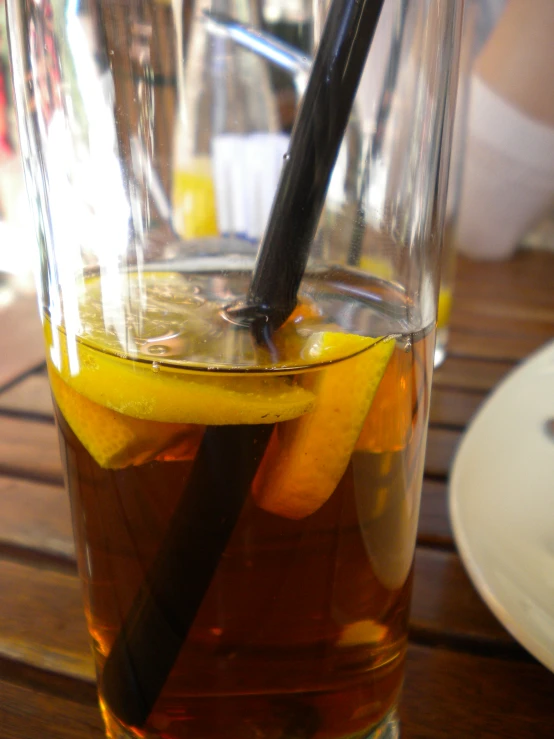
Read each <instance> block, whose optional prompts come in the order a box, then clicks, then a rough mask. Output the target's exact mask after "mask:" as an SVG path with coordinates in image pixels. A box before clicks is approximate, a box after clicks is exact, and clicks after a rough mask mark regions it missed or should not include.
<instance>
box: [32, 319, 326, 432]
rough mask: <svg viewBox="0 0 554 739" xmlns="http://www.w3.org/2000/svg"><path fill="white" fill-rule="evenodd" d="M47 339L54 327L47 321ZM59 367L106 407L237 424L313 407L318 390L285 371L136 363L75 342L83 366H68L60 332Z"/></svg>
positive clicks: (175, 419)
mask: <svg viewBox="0 0 554 739" xmlns="http://www.w3.org/2000/svg"><path fill="white" fill-rule="evenodd" d="M45 334H46V342H47V345H48V346H52V329H51V326H50V324H49V323H48V322H46V323H45ZM58 341H59V346H60V354H59V367H58V371H59V374H60V376H61V378H62V379H63V380H65V382H66V383H67V384H68V386H69V387H70V388H72V389H73V390H75V391H76V392H78V393H79V394H80V395H82V396H84V397H85V398H88V399H89V400H92V401H93V402H94V403H97V404H99V405H101V406H104V407H105V408H108V409H110V410H112V411H117V412H118V413H121V414H124V415H126V416H130V417H131V418H136V419H142V420H145V421H158V422H163V423H177V424H189V423H194V424H200V425H216V426H224V425H234V424H259V423H275V422H276V421H286V420H289V419H291V418H297V417H298V416H300V415H302V414H304V413H307V412H308V411H310V410H311V409H312V408H313V406H314V403H315V397H314V394H313V392H311V391H310V390H307V389H306V388H303V387H300V386H299V385H295V384H293V383H292V382H291V380H290V378H288V377H286V376H266V375H246V374H243V375H227V376H225V375H222V374H217V373H215V372H199V373H194V372H190V371H188V370H179V369H170V368H168V367H164V366H163V365H162V366H156V365H152V363H150V362H134V361H131V360H129V359H126V358H120V357H117V356H115V355H113V354H108V353H105V352H102V351H99V350H98V349H95V348H93V347H92V346H89V345H87V344H83V343H82V342H79V341H77V342H76V351H77V358H78V366H79V371H78V372H77V373H75V374H72V372H71V371H70V367H69V357H68V349H67V339H66V336H65V334H64V333H63V332H62V331H59V332H58Z"/></svg>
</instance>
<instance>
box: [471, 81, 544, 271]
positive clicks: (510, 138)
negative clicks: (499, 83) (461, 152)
mask: <svg viewBox="0 0 554 739" xmlns="http://www.w3.org/2000/svg"><path fill="white" fill-rule="evenodd" d="M553 202H554V128H551V127H549V126H546V125H544V124H541V123H539V122H538V121H535V120H533V119H531V118H529V117H528V116H525V115H523V114H522V113H521V112H520V111H518V110H517V109H516V108H514V107H513V106H511V105H510V104H508V103H507V102H506V101H505V100H504V99H502V98H501V97H499V96H498V95H497V94H495V93H494V92H492V91H491V90H490V89H489V88H488V87H487V86H486V85H485V84H484V83H483V82H482V81H481V80H480V79H479V78H477V77H475V76H474V77H473V78H472V82H471V93H470V110H469V118H468V129H467V142H466V150H465V163H464V173H463V179H462V189H461V197H460V204H459V212H458V229H457V240H458V249H459V251H460V252H461V253H463V254H466V255H469V256H472V257H481V258H484V259H502V258H506V257H508V256H510V254H512V253H513V251H514V250H515V248H516V247H517V245H518V243H519V241H520V240H521V239H522V237H523V236H524V235H525V233H526V231H527V229H528V228H530V227H531V226H532V225H533V224H534V223H535V222H536V221H537V220H538V219H539V218H540V217H541V215H542V214H543V213H544V212H545V211H546V210H547V209H548V208H549V207H550V206H551V205H552V203H553Z"/></svg>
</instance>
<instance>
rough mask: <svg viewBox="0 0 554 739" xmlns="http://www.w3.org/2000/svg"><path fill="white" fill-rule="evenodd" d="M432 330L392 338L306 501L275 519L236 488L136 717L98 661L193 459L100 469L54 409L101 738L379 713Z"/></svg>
mask: <svg viewBox="0 0 554 739" xmlns="http://www.w3.org/2000/svg"><path fill="white" fill-rule="evenodd" d="M433 342H434V337H433V332H432V331H427V332H426V331H422V332H419V333H418V334H406V335H404V336H400V337H398V338H397V342H396V348H395V351H394V354H393V356H392V358H391V360H390V362H389V364H388V367H387V370H386V374H385V376H384V378H383V380H382V381H381V384H380V386H379V389H378V391H377V395H376V397H375V399H374V401H373V403H372V406H371V409H370V411H369V414H368V417H367V420H366V422H365V425H364V428H363V431H362V434H361V435H360V440H359V443H358V445H357V448H356V450H355V451H354V453H353V454H352V457H351V460H350V462H349V464H348V467H347V469H346V472H345V474H344V475H343V477H342V479H341V480H340V482H339V484H338V486H337V487H336V489H335V491H334V493H333V494H332V495H331V497H330V498H329V499H328V500H327V501H326V502H325V503H324V504H323V505H322V506H321V507H320V508H319V509H318V510H317V511H315V512H314V513H312V514H311V515H309V516H307V517H305V518H303V519H300V520H291V519H289V518H286V517H283V516H279V515H274V514H272V513H268V512H266V511H264V510H262V509H261V508H260V507H258V505H257V504H256V502H255V499H254V497H253V496H252V495H250V494H248V495H247V496H246V500H245V503H244V506H243V508H242V511H241V513H240V516H239V519H238V522H237V524H236V526H235V527H234V530H233V532H232V535H231V538H230V540H229V543H228V545H227V547H226V549H225V551H224V553H223V555H222V556H221V558H220V561H219V564H218V566H217V570H216V572H215V575H214V576H213V579H212V580H211V582H210V583H209V587H208V588H207V591H206V594H205V597H204V598H203V601H202V603H201V606H200V608H199V610H198V612H197V614H196V618H195V620H194V623H193V626H192V628H191V630H190V632H189V633H188V636H187V638H186V640H185V642H184V643H183V645H182V648H181V650H180V652H179V655H178V658H177V661H176V663H175V665H174V667H173V669H172V670H171V672H170V674H169V676H168V679H167V681H166V682H165V684H164V687H163V690H162V692H161V694H160V695H159V697H158V699H157V701H156V703H155V705H154V708H153V710H152V712H151V713H150V715H149V717H148V719H147V721H146V723H145V724H144V725H143V726H140V727H132V726H126V725H124V723H123V722H122V721H120V720H119V718H118V717H117V715H115V713H114V711H112V710H111V708H110V706H109V705H108V704H107V702H106V700H105V699H104V697H103V695H102V672H103V667H104V664H105V661H106V658H107V656H108V655H109V653H110V650H111V648H112V645H113V644H114V641H115V640H116V639H117V637H118V634H119V633H120V631H121V629H122V625H123V624H124V622H125V619H126V616H127V614H128V613H129V612H130V610H131V608H132V605H133V602H134V599H135V598H136V596H137V593H138V592H139V589H140V588H141V586H142V585H143V583H144V581H145V578H146V576H147V573H148V572H149V571H150V569H151V567H152V565H153V563H154V561H155V557H156V554H157V552H158V550H159V549H160V546H161V545H162V542H163V541H164V536H165V535H166V532H167V530H168V527H169V525H170V521H171V519H172V516H173V514H174V511H175V509H176V507H177V504H178V502H179V500H180V498H181V496H182V495H183V494H184V491H186V488H187V479H188V477H189V474H190V471H191V468H192V465H193V464H194V460H193V459H192V458H191V459H181V460H178V461H174V460H171V459H168V460H167V461H153V462H150V463H147V464H142V465H139V466H129V467H127V468H125V469H118V470H110V469H103V468H101V467H100V466H99V465H98V464H97V463H96V462H95V461H94V460H93V458H92V457H91V456H90V455H89V453H88V452H87V451H86V450H85V448H84V447H83V446H82V444H81V443H80V441H79V440H78V439H77V438H76V436H75V435H74V434H73V432H72V431H71V430H70V428H69V426H68V425H67V423H66V422H65V420H64V418H63V416H62V414H61V413H60V412H59V409H58V414H57V415H58V425H59V430H60V438H61V447H62V458H63V461H64V465H65V469H66V475H67V484H68V488H69V492H70V496H71V503H72V511H73V522H74V529H75V535H76V541H77V549H78V564H79V571H80V574H81V577H82V581H83V584H84V594H85V607H86V616H87V620H88V625H89V630H90V634H91V637H92V641H93V646H94V652H95V658H96V664H97V671H98V676H99V685H100V701H101V706H102V709H103V713H104V717H105V721H106V725H107V730H108V734H109V736H111V737H156V738H161V737H164V738H165V739H185V738H186V739H212V738H213V739H300V738H303V737H306V738H307V737H313V738H314V739H323V738H325V739H339V737H364V736H367V735H368V734H369V733H370V732H371V730H372V729H373V728H374V727H375V726H377V725H378V724H379V722H380V721H381V720H382V719H383V717H385V716H386V714H387V713H388V711H389V710H390V709H391V707H393V705H394V704H395V702H396V701H397V698H398V693H399V691H400V688H401V683H402V674H403V662H404V656H405V650H406V638H407V620H408V606H409V599H410V590H411V579H412V555H413V549H414V542H415V535H416V526H417V517H418V507H419V494H420V488H421V477H422V460H423V453H424V447H425V430H426V425H427V412H428V393H429V378H430V372H431V365H432V356H433ZM182 587H183V588H186V587H187V584H186V583H182Z"/></svg>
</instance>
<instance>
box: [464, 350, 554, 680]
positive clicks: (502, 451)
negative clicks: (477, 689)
mask: <svg viewBox="0 0 554 739" xmlns="http://www.w3.org/2000/svg"><path fill="white" fill-rule="evenodd" d="M550 418H554V342H553V343H550V344H548V345H547V346H546V347H545V348H543V349H541V350H540V351H539V352H537V353H536V354H534V355H533V356H532V357H530V358H529V359H528V360H527V361H526V362H525V363H524V364H522V365H521V366H520V367H518V368H517V369H516V370H515V371H514V372H512V373H511V374H510V375H509V376H508V377H507V378H506V380H504V382H503V383H502V384H501V385H500V387H499V388H498V389H497V390H496V391H495V392H494V393H493V395H492V396H491V397H490V398H489V399H488V400H487V402H486V403H485V404H484V406H483V407H482V409H481V410H480V411H479V413H478V414H477V416H476V417H475V418H474V420H473V421H472V422H471V425H470V427H469V429H468V431H467V434H466V435H465V437H464V439H463V441H462V443H461V445H460V447H459V449H458V452H457V455H456V459H455V461H454V466H453V468H452V475H451V479H450V518H451V520H452V527H453V530H454V537H455V539H456V542H457V544H458V549H459V552H460V555H461V557H462V560H463V562H464V564H465V566H466V568H467V570H468V572H469V575H470V577H471V578H472V580H473V582H474V584H475V586H476V588H477V590H478V591H479V593H480V594H481V596H482V597H483V598H484V600H485V601H486V603H487V604H488V606H489V607H490V608H491V610H492V611H493V613H494V614H495V615H496V616H497V618H498V619H499V620H500V621H501V622H502V623H503V624H504V626H505V627H506V628H507V629H508V631H509V632H510V633H511V634H512V636H514V637H515V638H516V639H517V640H518V641H519V642H520V643H521V644H522V645H523V646H524V647H525V648H526V649H527V650H529V652H531V654H533V655H534V656H535V657H536V658H537V659H538V660H540V661H541V662H542V663H543V664H544V665H545V666H546V667H548V668H549V669H550V670H553V671H554V440H553V439H552V438H548V436H547V435H546V433H545V428H544V427H545V423H546V421H547V420H548V419H550Z"/></svg>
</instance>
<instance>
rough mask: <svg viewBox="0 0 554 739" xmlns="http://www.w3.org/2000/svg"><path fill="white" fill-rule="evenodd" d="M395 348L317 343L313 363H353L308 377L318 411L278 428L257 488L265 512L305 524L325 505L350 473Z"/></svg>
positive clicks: (388, 343)
mask: <svg viewBox="0 0 554 739" xmlns="http://www.w3.org/2000/svg"><path fill="white" fill-rule="evenodd" d="M394 347H395V341H394V340H377V339H368V338H364V337H361V336H356V335H353V334H342V333H331V332H322V333H320V334H318V335H316V336H315V337H314V340H313V342H312V347H311V349H310V350H309V352H308V353H309V355H310V359H311V361H316V360H318V361H326V360H328V361H333V360H337V359H339V358H340V357H344V356H347V357H349V358H348V359H344V360H342V361H338V362H336V364H331V365H329V366H328V367H326V368H324V369H322V370H320V371H319V372H317V373H313V374H312V373H309V374H307V375H305V376H304V377H305V381H306V382H307V383H309V384H310V385H311V387H310V389H311V390H313V392H314V393H315V395H316V398H317V400H316V404H315V408H314V409H313V410H312V411H311V412H310V413H308V414H306V415H304V416H301V417H299V418H297V419H294V420H291V421H288V422H287V423H280V424H278V425H277V427H276V428H275V430H274V432H273V435H272V437H271V440H270V442H269V446H268V449H267V452H266V454H265V456H264V458H263V460H262V463H261V465H260V468H259V470H258V473H257V475H256V479H255V480H254V485H253V495H254V498H255V500H256V502H257V504H258V505H259V506H260V507H261V508H263V509H264V510H266V511H268V512H270V513H274V514H277V515H279V516H285V517H287V518H291V519H301V518H304V517H306V516H309V515H310V514H312V513H314V512H315V511H316V510H318V508H320V507H321V506H322V505H323V504H324V503H325V502H326V501H327V499H328V498H329V497H330V496H331V494H332V493H333V491H334V489H335V488H336V486H337V484H338V482H339V481H340V479H341V477H342V475H343V474H344V472H345V470H346V467H347V465H348V462H349V460H350V456H351V454H352V452H353V450H354V447H355V445H356V441H357V439H358V436H359V434H360V431H361V429H362V426H363V423H364V420H365V418H366V416H367V413H368V411H369V408H370V406H371V402H372V400H373V397H374V395H375V393H376V391H377V388H378V386H379V383H380V381H381V379H382V377H383V375H384V373H385V370H386V368H387V364H388V362H389V359H390V356H391V354H392V352H393V350H394ZM352 355H354V356H352Z"/></svg>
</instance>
